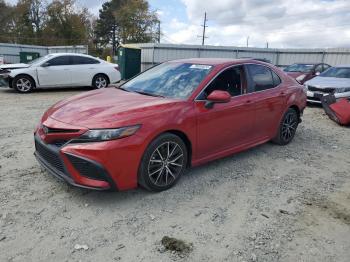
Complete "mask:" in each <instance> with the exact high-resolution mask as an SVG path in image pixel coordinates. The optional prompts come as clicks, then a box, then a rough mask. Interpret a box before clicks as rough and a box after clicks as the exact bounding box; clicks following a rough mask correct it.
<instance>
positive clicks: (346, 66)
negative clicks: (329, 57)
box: [333, 64, 350, 68]
mask: <svg viewBox="0 0 350 262" xmlns="http://www.w3.org/2000/svg"><path fill="white" fill-rule="evenodd" d="M333 67H342V68H344V67H345V68H350V64H344V65H336V66H333Z"/></svg>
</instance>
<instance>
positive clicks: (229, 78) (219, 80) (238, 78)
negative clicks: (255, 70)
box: [199, 66, 243, 100]
mask: <svg viewBox="0 0 350 262" xmlns="http://www.w3.org/2000/svg"><path fill="white" fill-rule="evenodd" d="M242 76H243V67H242V66H236V67H232V68H229V69H226V70H225V71H224V72H222V73H221V74H220V75H218V76H217V77H216V78H215V79H214V81H213V82H211V83H210V85H209V86H208V87H207V88H206V89H205V90H204V91H203V92H202V93H201V95H200V97H199V99H200V100H205V99H206V98H207V97H208V95H210V94H211V93H212V92H213V91H215V90H221V91H227V92H229V93H230V95H231V96H232V97H234V96H239V95H242V92H243V85H242V83H243V81H242Z"/></svg>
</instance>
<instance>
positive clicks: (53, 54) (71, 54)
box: [48, 53, 91, 57]
mask: <svg viewBox="0 0 350 262" xmlns="http://www.w3.org/2000/svg"><path fill="white" fill-rule="evenodd" d="M48 55H50V56H52V57H55V56H64V55H69V56H85V57H91V56H90V55H86V54H80V53H51V54H48Z"/></svg>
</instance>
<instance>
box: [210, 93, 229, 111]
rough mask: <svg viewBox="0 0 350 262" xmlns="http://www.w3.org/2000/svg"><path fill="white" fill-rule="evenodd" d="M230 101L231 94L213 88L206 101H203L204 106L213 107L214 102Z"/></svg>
mask: <svg viewBox="0 0 350 262" xmlns="http://www.w3.org/2000/svg"><path fill="white" fill-rule="evenodd" d="M230 101H231V95H230V93H229V92H227V91H221V90H214V91H213V92H211V93H210V95H209V96H208V97H207V102H206V103H205V107H206V108H213V106H214V104H216V103H228V102H230Z"/></svg>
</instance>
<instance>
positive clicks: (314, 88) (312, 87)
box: [308, 86, 335, 94]
mask: <svg viewBox="0 0 350 262" xmlns="http://www.w3.org/2000/svg"><path fill="white" fill-rule="evenodd" d="M308 89H309V91H312V92H321V93H327V94H332V93H334V91H335V88H319V87H315V86H309V87H308Z"/></svg>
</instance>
